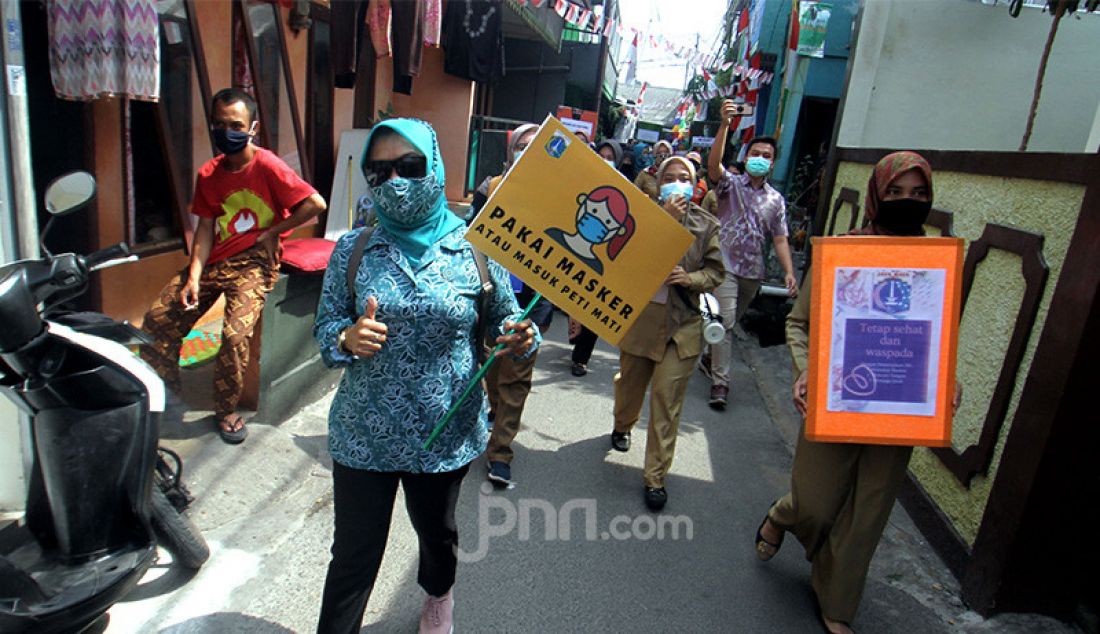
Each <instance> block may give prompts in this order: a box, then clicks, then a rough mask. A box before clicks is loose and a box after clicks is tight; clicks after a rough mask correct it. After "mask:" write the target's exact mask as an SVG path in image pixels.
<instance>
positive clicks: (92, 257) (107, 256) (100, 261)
mask: <svg viewBox="0 0 1100 634" xmlns="http://www.w3.org/2000/svg"><path fill="white" fill-rule="evenodd" d="M129 256H130V247H128V246H126V243H125V242H119V243H118V244H116V245H114V246H111V247H107V248H106V249H100V250H99V251H96V252H94V253H89V254H88V255H86V256H84V266H86V267H88V270H89V271H95V270H96V269H101V268H106V267H104V265H105V264H107V263H108V262H110V261H111V260H125V261H130V260H127V259H126V258H128V257H129Z"/></svg>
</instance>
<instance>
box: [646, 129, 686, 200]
mask: <svg viewBox="0 0 1100 634" xmlns="http://www.w3.org/2000/svg"><path fill="white" fill-rule="evenodd" d="M670 156H672V144H671V143H669V142H668V141H657V144H656V145H654V146H653V166H652V167H650V168H647V169H644V170H642V171H641V172H639V173H638V176H637V177H635V179H634V185H635V186H636V187H637V188H638V189H640V190H642V192H643V193H645V195H646V196H649V197H650V198H652V199H653V200H657V199H658V198H659V195H660V193H661V181H660V177H659V176H658V175H657V170H658V168H660V167H661V166H662V165H664V162H665V159H667V158H668V157H670ZM693 178H694V177H693ZM688 198H690V196H689V197H688Z"/></svg>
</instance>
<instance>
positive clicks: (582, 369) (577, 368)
mask: <svg viewBox="0 0 1100 634" xmlns="http://www.w3.org/2000/svg"><path fill="white" fill-rule="evenodd" d="M570 372H572V373H573V376H584V375H586V374H588V366H587V365H585V364H583V363H574V364H573V369H571V370H570Z"/></svg>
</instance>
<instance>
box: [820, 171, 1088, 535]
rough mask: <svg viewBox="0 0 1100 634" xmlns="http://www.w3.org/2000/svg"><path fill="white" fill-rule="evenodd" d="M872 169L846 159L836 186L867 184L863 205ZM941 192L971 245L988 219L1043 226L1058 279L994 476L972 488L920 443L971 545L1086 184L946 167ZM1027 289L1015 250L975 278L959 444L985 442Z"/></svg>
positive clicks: (962, 336)
mask: <svg viewBox="0 0 1100 634" xmlns="http://www.w3.org/2000/svg"><path fill="white" fill-rule="evenodd" d="M871 168H872V166H871V165H861V164H856V163H841V164H840V166H839V169H838V172H837V179H836V186H835V187H834V188H833V192H834V195H835V193H837V192H839V191H840V188H841V187H849V188H851V189H855V190H857V191H859V192H860V201H861V205H862V200H863V196H864V194H865V193H866V191H865V188H866V186H867V179H868V178H869V177H870V174H871ZM934 191H935V206H936V207H937V208H939V209H943V210H946V211H951V212H954V221H955V235H957V236H959V237H961V238H963V239H965V240H966V242H967V244H969V243H970V242H972V241H974V240H977V239H978V238H979V237H981V235H982V231H983V230H984V228H985V225H986V223H998V224H1002V225H1008V226H1011V227H1015V228H1018V229H1023V230H1026V231H1031V232H1034V233H1039V234H1043V235H1044V236H1045V242H1044V245H1043V256H1044V258H1045V259H1046V262H1047V265H1048V266H1049V267H1050V277H1049V278H1048V280H1047V284H1046V287H1045V288H1044V289H1043V298H1042V302H1041V303H1040V306H1039V314H1038V316H1037V318H1036V322H1035V326H1034V329H1033V331H1032V333H1031V336H1030V338H1029V339H1028V345H1027V349H1026V352H1025V354H1024V358H1023V362H1022V364H1021V366H1020V372H1019V374H1018V375H1017V376H1016V385H1015V389H1014V391H1013V394H1012V399H1011V402H1010V404H1009V409H1008V415H1007V417H1006V420H1005V424H1004V426H1003V427H1002V428H1001V433H1000V437H999V438H998V441H997V445H996V450H995V452H994V455H993V463H992V465H991V466H990V470H989V475H988V476H978V477H976V478H974V479H973V481H971V485H970V488H969V489H968V488H966V487H963V486H962V485H961V484H960V483H959V481H958V480H957V479H955V477H954V476H953V475H952V474H951V473H950V472H949V471H948V470H947V469H946V468H945V467H944V466H943V463H941V462H940V460H939V459H938V458H936V456H935V455H933V454H932V453H931V452H930V451H928V450H927V449H923V448H918V449H917V451H915V452H914V453H913V458H912V460H911V461H910V463H909V468H910V470H912V472H913V473H914V474H915V475H916V476H917V478H918V479H919V480H920V483H921V485H922V486H923V487H924V489H925V491H927V492H928V494H929V495H930V496H931V498H932V500H933V501H934V502H935V503H936V504H937V505H938V506H939V507H940V509H941V510H942V511H943V512H944V514H945V515H946V516H947V517H948V518H949V519H950V520H951V521H952V523H953V524H954V526H955V529H956V530H957V531H958V532H959V534H960V535H961V536H962V537H963V539H965V540H966V542H967V543H968V544H970V545H971V546H972V545H973V544H974V540H975V539H976V537H977V535H978V529H979V527H980V526H981V520H982V516H983V515H984V514H985V506H986V503H987V502H988V500H989V492H990V489H991V488H992V486H993V480H994V478H995V477H996V474H997V469H998V468H999V467H1000V462H1001V453H1002V452H1003V450H1004V443H1005V439H1006V438H1007V437H1008V433H1009V432H1010V431H1011V424H1012V419H1013V417H1014V416H1015V415H1016V408H1017V406H1018V405H1019V400H1020V393H1021V390H1022V389H1023V384H1024V381H1025V380H1026V379H1027V374H1028V372H1029V370H1030V368H1031V361H1032V359H1033V358H1034V356H1035V347H1036V345H1037V344H1038V340H1039V333H1040V332H1041V331H1042V329H1043V325H1044V324H1045V323H1046V317H1047V311H1048V310H1049V308H1050V301H1051V297H1052V296H1053V294H1054V288H1055V286H1056V285H1057V281H1058V278H1059V277H1060V275H1061V272H1062V264H1063V262H1064V261H1065V257H1066V250H1067V248H1068V247H1069V242H1070V238H1071V237H1072V234H1073V229H1074V227H1075V226H1076V223H1077V217H1078V214H1079V213H1080V209H1081V202H1082V198H1083V197H1084V193H1085V188H1084V187H1083V186H1081V185H1072V184H1066V183H1052V182H1045V181H1035V180H1025V179H1017V178H1002V177H994V176H978V175H973V174H963V173H958V172H937V173H936V174H935V187H934ZM834 203H835V200H834ZM829 209H832V205H830V207H829ZM861 212H862V208H861ZM836 226H837V227H838V232H843V231H844V230H845V229H846V228H847V226H848V225H847V214H843V216H842V217H838V218H837V223H836ZM857 226H858V225H857ZM1024 287H1025V285H1024V279H1023V275H1022V273H1021V269H1020V258H1019V257H1018V256H1017V255H1015V254H1013V253H1008V252H1005V251H1000V250H996V249H993V250H990V252H989V255H988V256H987V257H986V259H985V260H984V261H983V262H982V263H981V264H980V265H979V266H978V268H977V271H976V272H975V276H974V286H973V287H972V289H971V292H970V298H969V300H968V304H967V307H966V311H965V313H964V315H963V319H962V324H961V325H960V329H959V364H958V368H959V369H958V376H959V380H960V381H961V382H962V384H963V388H964V399H963V406H962V408H961V409H960V410H959V413H958V416H957V417H956V418H955V422H954V429H953V444H954V446H955V448H956V450H961V449H963V448H965V447H967V446H969V445H971V444H973V443H976V442H977V439H978V437H979V435H980V433H981V429H982V426H983V425H984V422H985V415H986V411H987V409H988V407H989V402H990V399H991V398H992V395H993V390H994V388H995V385H996V381H997V377H998V374H999V373H1000V368H1001V363H1002V362H1003V359H1004V355H1005V351H1006V350H1007V348H1008V342H1009V339H1010V338H1011V336H1012V329H1013V327H1014V326H1015V323H1016V314H1017V312H1018V311H1019V307H1020V302H1021V300H1022V298H1023V293H1024Z"/></svg>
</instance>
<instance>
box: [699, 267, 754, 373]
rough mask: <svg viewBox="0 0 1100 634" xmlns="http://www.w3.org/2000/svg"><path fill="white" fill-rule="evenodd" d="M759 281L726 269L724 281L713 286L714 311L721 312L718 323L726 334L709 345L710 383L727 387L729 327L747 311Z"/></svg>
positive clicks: (731, 344)
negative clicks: (720, 340) (716, 301)
mask: <svg viewBox="0 0 1100 634" xmlns="http://www.w3.org/2000/svg"><path fill="white" fill-rule="evenodd" d="M760 284H761V281H760V280H750V279H749V278H747V277H739V276H737V275H734V274H733V273H726V279H725V281H723V282H722V283H721V284H720V285H719V286H718V288H716V289H714V297H715V299H717V300H718V312H719V314H720V315H721V316H722V326H723V327H725V329H726V335H725V337H723V338H722V342H721V343H716V344H712V345H711V346H710V358H711V362H710V370H711V376H712V377H713V379H712V385H722V386H725V387H729V384H730V358H731V357H732V356H733V333H732V332H730V329H732V328H733V327H734V326H736V325H737V322H739V321H741V318H742V317H744V316H745V313H746V312H748V310H749V304H752V300H753V299H755V298H756V293H758V292H759V291H760Z"/></svg>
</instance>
